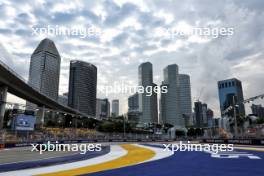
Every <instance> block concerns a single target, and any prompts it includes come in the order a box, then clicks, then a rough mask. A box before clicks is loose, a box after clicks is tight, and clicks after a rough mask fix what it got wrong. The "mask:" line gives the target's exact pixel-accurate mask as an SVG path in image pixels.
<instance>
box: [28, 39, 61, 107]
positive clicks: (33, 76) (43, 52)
mask: <svg viewBox="0 0 264 176" xmlns="http://www.w3.org/2000/svg"><path fill="white" fill-rule="evenodd" d="M60 63H61V57H60V54H59V52H58V50H57V48H56V46H55V44H54V42H53V41H52V40H50V39H47V38H46V39H44V40H42V41H41V42H40V44H39V45H38V47H37V48H36V49H35V51H34V52H33V54H32V55H31V60H30V68H29V79H28V84H29V85H30V86H32V87H34V88H35V89H37V90H38V91H39V92H40V93H42V94H44V95H46V96H47V97H49V98H51V99H53V100H55V101H57V100H58V91H59V78H60ZM27 106H28V108H29V109H30V108H35V107H36V106H35V105H34V104H32V103H29V102H27Z"/></svg>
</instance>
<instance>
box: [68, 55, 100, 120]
mask: <svg viewBox="0 0 264 176" xmlns="http://www.w3.org/2000/svg"><path fill="white" fill-rule="evenodd" d="M96 86H97V68H96V67H95V66H94V65H93V64H90V63H87V62H83V61H79V60H73V61H71V63H70V80H69V97H68V105H69V106H70V107H72V108H74V109H78V110H79V111H80V112H83V113H85V114H87V115H90V116H93V117H95V115H96Z"/></svg>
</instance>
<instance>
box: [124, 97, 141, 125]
mask: <svg viewBox="0 0 264 176" xmlns="http://www.w3.org/2000/svg"><path fill="white" fill-rule="evenodd" d="M141 114H142V113H141V112H140V111H139V94H138V93H135V94H134V95H131V96H129V97H128V113H127V116H128V120H129V121H134V122H138V121H139V117H140V115H141Z"/></svg>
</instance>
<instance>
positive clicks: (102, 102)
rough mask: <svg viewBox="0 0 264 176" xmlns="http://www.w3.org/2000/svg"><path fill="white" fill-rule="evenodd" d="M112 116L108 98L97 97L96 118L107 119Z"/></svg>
mask: <svg viewBox="0 0 264 176" xmlns="http://www.w3.org/2000/svg"><path fill="white" fill-rule="evenodd" d="M109 117H110V103H109V101H108V99H107V98H104V99H99V98H97V99H96V118H97V119H100V120H101V119H106V118H109Z"/></svg>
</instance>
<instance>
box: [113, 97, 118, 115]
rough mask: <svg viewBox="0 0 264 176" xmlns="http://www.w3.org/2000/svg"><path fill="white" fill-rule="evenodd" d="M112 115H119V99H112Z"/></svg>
mask: <svg viewBox="0 0 264 176" xmlns="http://www.w3.org/2000/svg"><path fill="white" fill-rule="evenodd" d="M112 116H113V117H117V116H119V100H112Z"/></svg>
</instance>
